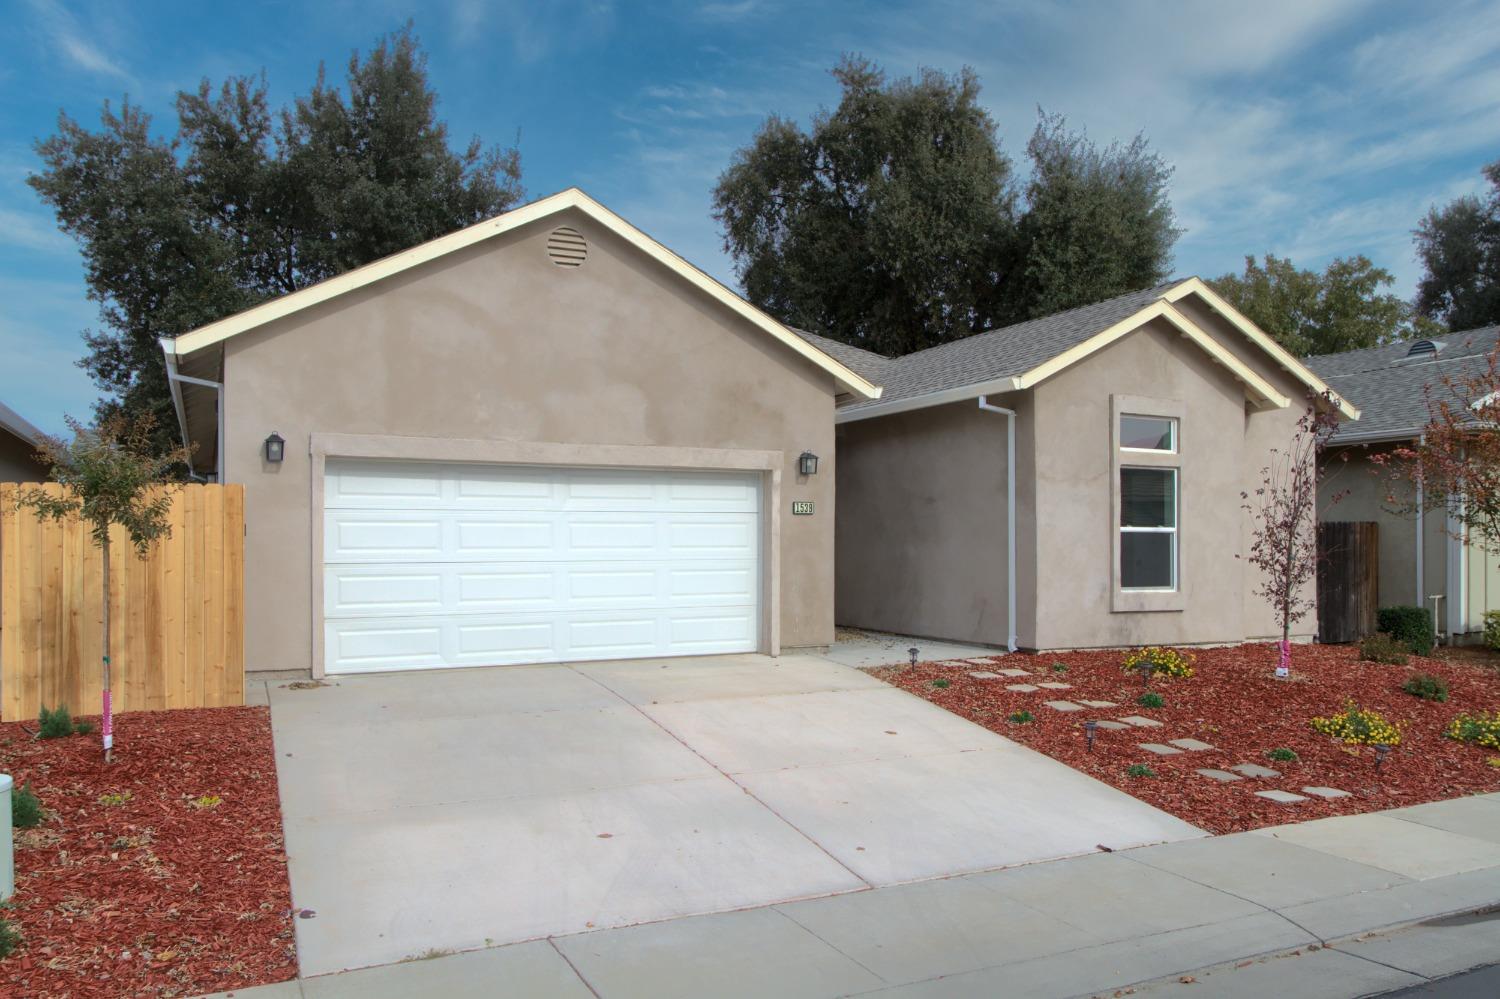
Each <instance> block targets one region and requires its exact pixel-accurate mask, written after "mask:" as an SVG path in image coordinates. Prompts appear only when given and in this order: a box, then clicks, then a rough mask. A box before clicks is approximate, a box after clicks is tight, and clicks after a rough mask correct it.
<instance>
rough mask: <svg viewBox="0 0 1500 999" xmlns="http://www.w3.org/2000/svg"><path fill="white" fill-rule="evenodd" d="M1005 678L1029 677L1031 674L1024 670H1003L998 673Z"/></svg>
mask: <svg viewBox="0 0 1500 999" xmlns="http://www.w3.org/2000/svg"><path fill="white" fill-rule="evenodd" d="M1000 672H1001V673H1002V674H1004V675H1005V676H1030V675H1031V673H1030V672H1029V671H1027V670H1024V669H1003V670H1001V671H1000Z"/></svg>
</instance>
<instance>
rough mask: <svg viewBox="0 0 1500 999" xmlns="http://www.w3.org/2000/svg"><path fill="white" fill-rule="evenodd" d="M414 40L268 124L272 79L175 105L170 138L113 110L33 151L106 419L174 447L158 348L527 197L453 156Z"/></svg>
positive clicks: (508, 159) (492, 156) (138, 114)
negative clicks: (67, 262)
mask: <svg viewBox="0 0 1500 999" xmlns="http://www.w3.org/2000/svg"><path fill="white" fill-rule="evenodd" d="M436 104H437V96H436V94H434V93H433V91H432V90H431V88H430V86H429V85H428V80H427V68H426V57H425V56H424V55H423V53H422V51H421V48H420V46H419V44H418V42H417V39H416V38H415V36H414V35H413V34H412V32H411V30H410V28H409V27H408V28H407V29H406V30H404V31H402V32H399V33H397V34H395V35H392V36H390V37H387V38H383V39H381V40H380V41H379V43H378V44H377V45H376V47H375V49H374V50H373V51H372V52H370V53H369V54H368V55H367V56H366V57H365V58H364V59H361V58H360V57H359V56H358V55H355V56H352V57H350V60H349V63H348V74H347V78H346V81H345V86H344V89H343V90H342V91H341V90H340V89H338V88H336V87H330V86H329V85H328V84H327V83H326V81H325V77H324V74H323V71H322V69H321V68H320V70H319V73H318V77H317V82H316V83H315V84H314V86H313V88H312V91H311V93H310V94H308V95H307V96H306V97H301V98H298V99H297V100H296V101H295V102H294V104H293V105H292V106H291V107H290V108H286V109H283V110H281V111H280V112H275V111H273V110H272V109H271V107H270V105H269V103H268V100H267V96H266V80H265V78H264V76H261V77H259V78H254V77H236V78H232V79H230V80H229V81H228V82H226V83H224V84H223V86H222V87H219V88H217V89H215V88H214V87H212V86H211V85H210V84H209V82H208V81H207V80H205V81H203V83H202V84H201V85H200V86H199V87H198V89H197V90H196V91H195V92H182V93H179V94H178V95H177V102H176V110H177V119H178V123H177V132H176V135H175V136H173V137H171V138H162V137H160V136H158V135H154V134H153V132H152V123H151V117H150V116H149V115H148V114H146V113H145V112H144V111H142V110H141V108H140V107H138V106H136V105H133V104H131V103H129V101H126V102H125V103H124V104H123V105H122V106H121V107H120V109H119V111H118V112H116V111H115V110H114V109H112V108H111V107H110V105H109V104H108V103H106V104H105V105H104V109H103V112H102V114H101V127H100V129H99V130H98V131H90V130H89V129H87V128H85V127H83V126H82V125H80V124H79V123H78V122H76V121H74V120H73V119H72V118H70V117H68V116H67V115H66V114H64V115H61V116H60V117H59V119H58V130H57V134H56V135H53V136H52V137H50V138H48V139H45V140H43V141H41V142H39V143H37V146H36V150H37V153H38V154H39V156H40V157H41V160H42V169H41V170H40V171H39V172H38V173H36V174H34V175H32V176H31V177H30V178H29V181H28V182H29V183H30V184H31V186H32V187H33V188H34V189H35V190H36V191H37V193H38V194H39V195H40V196H41V198H42V200H43V201H45V202H46V203H47V204H49V205H50V206H52V208H53V209H54V211H55V212H56V214H57V220H58V224H59V225H60V226H61V227H62V229H63V231H64V232H67V233H69V234H71V235H72V236H74V237H76V238H77V239H78V241H79V244H80V246H81V248H82V252H83V258H84V264H85V276H86V279H87V282H88V288H89V296H90V297H91V298H93V299H94V300H95V301H97V302H98V303H99V306H100V325H99V327H98V328H97V329H95V330H91V331H88V332H86V333H85V334H84V339H85V341H86V343H87V345H88V348H89V353H88V356H87V357H85V358H84V360H83V361H81V362H80V363H81V365H82V366H83V367H84V368H85V369H86V370H87V371H88V372H89V374H90V375H91V376H92V377H93V379H94V381H95V383H96V384H97V385H98V386H99V387H100V389H102V390H103V391H104V392H105V393H106V394H107V396H108V400H107V401H106V402H104V403H103V404H102V406H101V412H111V411H115V410H121V411H124V412H126V413H128V414H131V415H140V414H150V415H152V416H154V417H155V418H156V426H157V428H158V429H157V436H156V444H155V446H156V447H157V448H158V449H159V450H167V449H170V447H171V446H172V437H173V434H172V430H171V428H172V426H173V425H174V424H173V420H172V409H171V402H170V395H169V392H168V386H167V380H166V371H165V368H164V364H163V358H162V352H161V348H160V347H159V346H158V345H157V339H158V338H159V337H161V336H175V335H177V334H178V333H183V332H186V331H187V330H190V329H193V328H195V327H197V326H201V325H204V324H205V323H209V322H213V321H214V320H216V319H221V318H223V317H224V316H226V315H229V314H231V313H234V312H238V311H240V310H242V309H246V308H248V307H250V306H252V305H255V304H256V303H258V302H260V301H263V300H264V299H267V298H270V297H272V296H276V295H282V294H286V293H287V292H292V291H296V290H297V289H299V288H303V287H306V286H307V285H309V284H313V283H315V282H317V281H321V280H323V279H325V278H328V277H331V276H333V275H335V274H338V273H340V272H342V271H345V270H348V269H350V268H352V267H357V266H359V265H361V264H365V263H368V262H370V261H371V260H374V259H377V258H379V257H383V256H386V255H388V254H391V253H396V252H398V251H400V250H404V249H406V248H407V247H409V246H412V245H414V244H416V243H420V242H422V241H424V240H428V239H432V238H435V237H437V236H441V235H444V234H445V233H448V232H452V231H453V230H455V229H458V228H461V227H463V226H465V225H469V224H471V223H474V222H478V221H480V220H482V219H484V218H487V217H489V216H491V215H494V214H496V213H498V212H500V211H503V210H504V209H506V208H507V207H509V206H510V205H511V204H512V203H514V202H515V201H516V200H517V199H518V198H519V197H520V195H521V187H520V163H519V158H518V154H517V153H516V151H515V150H513V149H507V150H501V149H485V148H483V147H482V146H481V145H480V143H479V141H478V140H477V139H476V140H473V141H471V142H470V143H468V145H467V146H463V147H461V148H459V149H457V150H454V149H452V148H450V144H449V136H448V130H447V126H446V125H445V124H444V123H443V122H442V121H441V120H440V119H439V118H438V117H437V114H436Z"/></svg>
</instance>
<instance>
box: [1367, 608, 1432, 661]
mask: <svg viewBox="0 0 1500 999" xmlns="http://www.w3.org/2000/svg"><path fill="white" fill-rule="evenodd" d="M1375 628H1376V630H1377V631H1383V632H1385V633H1386V634H1387V635H1390V636H1391V637H1392V638H1394V639H1395V640H1396V641H1398V642H1400V643H1401V644H1402V645H1405V646H1406V647H1407V648H1408V649H1410V650H1411V651H1412V652H1413V653H1415V654H1417V655H1419V656H1425V655H1427V654H1428V653H1430V652H1431V651H1432V643H1433V642H1434V641H1435V640H1436V638H1437V636H1435V635H1434V634H1433V633H1432V615H1431V614H1430V613H1428V611H1427V610H1426V609H1425V608H1422V607H1382V608H1380V610H1378V611H1376V612H1375Z"/></svg>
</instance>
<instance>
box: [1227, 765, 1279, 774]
mask: <svg viewBox="0 0 1500 999" xmlns="http://www.w3.org/2000/svg"><path fill="white" fill-rule="evenodd" d="M1229 769H1230V770H1233V771H1234V772H1235V773H1241V774H1244V775H1245V776H1246V777H1280V776H1281V771H1280V770H1272V769H1271V768H1270V767H1263V766H1261V765H1260V764H1259V763H1236V764H1235V765H1234V766H1232V767H1230V768H1229Z"/></svg>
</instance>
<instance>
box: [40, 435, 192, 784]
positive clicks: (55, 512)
mask: <svg viewBox="0 0 1500 999" xmlns="http://www.w3.org/2000/svg"><path fill="white" fill-rule="evenodd" d="M67 422H68V428H69V429H70V430H72V431H73V439H72V440H71V441H67V440H64V439H62V438H58V437H46V438H44V439H43V440H42V443H41V445H40V446H39V447H38V449H37V452H38V457H40V458H41V460H42V461H43V462H44V463H46V464H47V465H48V466H50V468H51V470H52V471H51V478H52V481H54V482H57V483H61V484H62V486H63V491H62V495H56V494H55V493H52V492H48V491H47V490H44V489H39V488H36V487H32V488H29V489H25V490H23V491H22V492H21V494H20V496H19V497H18V499H17V505H18V506H20V507H22V508H30V509H32V510H35V511H36V514H37V516H39V517H41V518H43V519H50V520H71V519H73V518H75V517H77V518H81V519H82V520H83V521H84V523H85V524H87V525H88V528H89V537H90V538H91V539H92V541H93V542H94V544H95V545H97V546H98V547H99V551H100V554H101V557H102V559H103V563H104V578H103V594H104V601H103V606H104V625H103V633H104V695H103V712H102V716H103V717H102V719H101V724H100V732H101V734H102V735H103V739H104V759H105V761H106V762H108V761H109V760H110V759H111V758H112V754H113V750H114V718H113V710H112V703H111V679H112V678H111V675H110V658H109V656H110V642H109V616H110V606H109V569H110V554H111V550H112V539H111V537H110V535H111V531H112V530H113V529H114V528H116V527H118V528H120V529H121V530H122V531H123V532H124V534H125V537H126V538H128V539H129V542H130V545H131V547H132V548H134V550H135V554H136V556H137V557H138V558H144V557H145V556H146V555H147V554H149V553H150V551H151V548H152V546H153V545H155V544H156V542H157V541H159V540H160V539H161V538H163V537H166V536H168V535H169V534H170V533H171V525H170V523H169V522H168V520H167V512H168V511H169V510H170V509H171V507H172V495H173V492H174V491H175V487H174V486H173V485H172V484H171V483H172V480H173V478H174V476H173V470H174V469H173V466H175V465H178V464H182V463H185V462H186V461H187V460H188V458H189V457H190V455H189V453H188V452H187V450H186V449H177V450H174V451H170V452H167V453H166V454H159V453H158V452H157V451H156V448H155V446H154V440H153V433H152V431H153V429H154V428H153V426H152V421H151V418H150V417H144V418H141V419H137V420H130V419H129V418H127V417H126V416H125V415H124V414H121V413H114V414H110V415H108V416H105V417H103V418H101V419H100V420H99V422H98V423H97V424H96V425H95V426H93V427H87V426H84V425H83V424H82V423H79V422H78V421H77V420H74V419H71V418H69V419H68V421H67Z"/></svg>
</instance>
